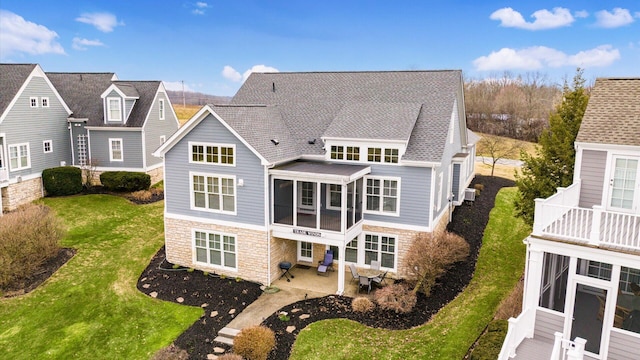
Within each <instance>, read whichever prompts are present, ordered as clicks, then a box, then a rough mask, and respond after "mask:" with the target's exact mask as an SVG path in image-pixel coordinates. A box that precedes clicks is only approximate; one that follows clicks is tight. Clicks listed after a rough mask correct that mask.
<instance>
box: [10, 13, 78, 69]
mask: <svg viewBox="0 0 640 360" xmlns="http://www.w3.org/2000/svg"><path fill="white" fill-rule="evenodd" d="M0 24H2V31H0V58H5V57H9V56H10V55H11V54H14V53H28V54H32V55H38V54H49V53H52V54H64V53H65V52H64V49H63V48H62V45H60V44H59V43H58V42H57V41H56V38H58V34H57V33H56V32H55V31H52V30H49V29H48V28H46V27H45V26H43V25H39V24H36V23H33V22H31V21H27V20H25V19H24V18H23V17H22V16H20V15H17V14H15V13H12V12H11V11H6V10H0Z"/></svg>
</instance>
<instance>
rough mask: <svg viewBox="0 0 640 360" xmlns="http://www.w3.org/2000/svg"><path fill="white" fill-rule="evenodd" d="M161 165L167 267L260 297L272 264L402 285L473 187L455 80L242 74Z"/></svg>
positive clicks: (437, 74) (426, 74)
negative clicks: (249, 289)
mask: <svg viewBox="0 0 640 360" xmlns="http://www.w3.org/2000/svg"><path fill="white" fill-rule="evenodd" d="M155 154H156V155H157V156H160V157H163V158H164V168H165V182H164V186H165V239H166V241H165V242H166V254H167V259H168V260H169V261H171V262H173V263H176V264H180V265H183V266H187V267H192V268H197V269H201V270H204V271H209V272H215V273H219V274H224V275H227V276H233V277H242V278H245V279H249V280H253V281H258V282H261V283H264V284H270V283H272V282H273V281H274V280H276V279H277V278H278V277H279V276H281V274H282V272H281V269H280V267H279V264H280V263H281V262H290V263H292V264H294V265H296V264H299V265H311V266H317V263H318V261H319V260H322V258H323V255H324V253H325V252H326V251H327V250H332V251H333V254H334V259H335V261H334V262H335V263H337V265H338V266H337V271H338V283H337V284H336V292H337V293H342V292H343V291H344V286H345V285H344V283H345V267H346V265H347V264H355V265H356V266H357V267H359V268H369V267H370V266H371V262H372V261H374V260H375V261H379V262H380V263H381V267H382V269H383V270H388V271H390V272H391V273H394V274H395V275H396V276H403V274H404V269H403V261H404V258H405V255H406V252H407V249H408V248H409V245H410V244H411V242H412V240H413V238H414V237H415V236H416V234H418V233H421V232H432V231H434V230H436V229H439V228H441V227H444V226H445V225H446V223H447V222H448V221H449V217H450V212H451V210H452V208H453V206H454V205H457V204H460V203H461V202H462V200H463V195H464V189H465V188H466V187H467V185H468V184H469V182H470V181H471V179H472V176H473V159H474V155H475V145H474V144H473V143H470V141H469V140H468V131H467V128H466V123H465V111H464V96H463V86H462V74H461V72H460V71H389V72H310V73H253V74H252V75H251V76H250V77H249V78H248V79H247V80H246V82H245V83H244V84H243V85H242V87H241V88H240V90H239V91H238V93H237V94H236V95H235V96H234V98H233V99H232V101H231V104H229V105H224V106H216V105H207V106H205V107H203V108H202V109H201V110H200V111H199V112H198V113H197V114H195V115H194V116H193V117H192V118H191V119H190V120H189V121H188V122H187V123H186V124H185V125H184V126H183V127H182V128H180V129H179V130H178V131H177V132H176V133H175V134H174V135H173V136H172V137H171V138H169V139H168V140H167V142H166V143H165V144H164V145H163V146H161V147H160V148H159V149H158V150H157V151H156V152H155Z"/></svg>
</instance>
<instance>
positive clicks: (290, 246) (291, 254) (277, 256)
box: [271, 236, 298, 282]
mask: <svg viewBox="0 0 640 360" xmlns="http://www.w3.org/2000/svg"><path fill="white" fill-rule="evenodd" d="M297 252H298V244H297V242H296V241H293V240H287V239H281V238H277V237H273V236H272V237H271V282H273V281H275V280H278V279H279V278H280V276H282V271H281V270H280V267H279V266H278V264H280V262H281V261H288V262H290V263H291V264H296V262H297V258H298V255H297Z"/></svg>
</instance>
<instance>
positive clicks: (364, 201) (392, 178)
mask: <svg viewBox="0 0 640 360" xmlns="http://www.w3.org/2000/svg"><path fill="white" fill-rule="evenodd" d="M369 179H372V180H380V194H378V197H379V199H380V203H379V207H378V210H369V209H368V205H369V204H368V196H369V194H368V193H367V180H369ZM385 180H388V181H396V184H397V185H396V196H395V199H396V210H395V211H394V212H390V211H384V210H383V208H384V198H385V196H384V181H385ZM401 180H402V178H400V177H396V176H378V175H367V176H364V179H363V184H362V187H363V189H362V196H363V199H362V204H363V207H362V211H363V213H365V214H376V215H385V216H400V194H401V192H400V190H401ZM387 197H389V198H390V197H391V196H387Z"/></svg>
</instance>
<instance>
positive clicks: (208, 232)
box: [191, 228, 239, 272]
mask: <svg viewBox="0 0 640 360" xmlns="http://www.w3.org/2000/svg"><path fill="white" fill-rule="evenodd" d="M196 232H201V233H205V234H206V235H207V239H206V240H205V242H206V243H207V246H206V247H205V250H206V252H207V259H209V254H210V251H209V250H211V248H209V235H211V234H214V235H218V236H220V263H221V264H220V265H216V264H212V263H210V262H202V261H198V256H197V252H196V250H197V249H196ZM225 236H228V237H233V246H234V248H235V251H234V252H233V254H234V255H235V267H229V266H224V265H222V264H223V263H224V254H225V250H224V239H223V237H225ZM191 249H192V261H193V263H194V264H198V265H202V266H206V267H208V268H211V269H220V270H226V271H232V272H238V263H239V260H238V257H239V251H238V235H237V234H232V233H227V232H222V231H216V230H203V229H197V228H191ZM209 260H210V259H209Z"/></svg>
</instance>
